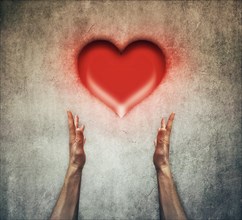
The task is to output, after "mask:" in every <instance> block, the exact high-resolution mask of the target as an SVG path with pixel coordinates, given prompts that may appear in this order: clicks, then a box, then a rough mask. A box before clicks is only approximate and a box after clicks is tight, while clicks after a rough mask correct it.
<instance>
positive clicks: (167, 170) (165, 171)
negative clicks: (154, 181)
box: [156, 165, 171, 177]
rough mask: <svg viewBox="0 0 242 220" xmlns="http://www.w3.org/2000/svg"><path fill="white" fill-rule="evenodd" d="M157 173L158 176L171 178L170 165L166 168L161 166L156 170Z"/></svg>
mask: <svg viewBox="0 0 242 220" xmlns="http://www.w3.org/2000/svg"><path fill="white" fill-rule="evenodd" d="M156 172H157V175H158V176H166V177H171V169H170V166H169V165H166V166H160V167H158V168H156Z"/></svg>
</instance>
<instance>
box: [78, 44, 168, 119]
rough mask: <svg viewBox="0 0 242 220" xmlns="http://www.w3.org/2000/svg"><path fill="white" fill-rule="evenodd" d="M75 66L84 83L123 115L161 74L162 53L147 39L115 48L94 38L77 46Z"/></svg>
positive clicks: (159, 80) (145, 93) (157, 83)
mask: <svg viewBox="0 0 242 220" xmlns="http://www.w3.org/2000/svg"><path fill="white" fill-rule="evenodd" d="M78 67H79V76H80V79H81V82H82V83H83V84H84V86H85V87H86V88H87V89H88V90H89V91H90V92H91V93H92V94H93V95H94V96H96V97H97V98H99V99H100V100H101V101H103V102H104V103H105V104H106V105H108V106H109V107H110V108H111V109H113V110H114V111H115V112H116V113H117V114H118V115H119V116H120V117H123V116H124V115H125V114H126V113H127V112H128V111H129V110H130V109H131V108H132V107H134V106H135V105H136V104H138V103H139V102H140V101H142V100H143V99H144V98H146V97H147V96H148V95H149V94H150V93H151V92H152V91H153V90H154V89H155V88H156V87H157V86H158V85H159V83H160V82H161V80H162V78H163V77H164V74H165V56H164V54H163V53H162V51H161V50H160V48H159V47H158V46H157V45H155V44H154V43H151V42H149V41H143V40H142V41H135V42H133V43H131V44H129V45H128V46H127V47H126V48H125V49H124V50H119V49H118V48H117V47H115V46H114V45H113V44H112V43H110V42H108V41H104V40H98V41H93V42H91V43H89V44H87V45H86V46H85V47H84V48H83V49H82V50H81V52H80V54H79V58H78Z"/></svg>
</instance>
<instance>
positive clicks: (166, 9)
mask: <svg viewBox="0 0 242 220" xmlns="http://www.w3.org/2000/svg"><path fill="white" fill-rule="evenodd" d="M240 11H241V4H240V3H239V1H208V2H207V1H195V2H191V1H188V2H183V1H167V2H158V1H147V2H146V1H80V2H72V1H53V2H48V1H43V2H41V1H26V2H19V1H8V2H1V153H0V155H1V180H0V183H1V191H0V197H1V199H0V202H1V210H0V213H1V219H46V218H48V216H49V215H50V213H51V211H52V208H53V206H54V204H55V202H56V199H57V197H58V194H59V191H60V188H61V186H62V184H63V179H64V175H65V171H66V167H67V162H68V133H67V132H68V130H67V118H66V112H65V111H66V109H70V110H72V111H73V113H74V114H79V116H80V119H81V121H82V122H83V123H84V124H85V125H86V130H85V135H86V137H87V142H86V146H85V149H86V154H87V163H86V165H85V168H84V173H83V181H82V187H81V197H80V213H79V216H80V217H81V218H82V219H138V218H139V219H158V216H159V206H158V196H157V183H156V175H155V169H154V167H153V163H152V155H153V151H154V147H153V140H154V138H155V136H156V132H157V129H158V127H159V124H160V118H161V116H162V115H163V116H168V115H169V113H170V112H172V111H174V112H176V119H175V122H174V126H173V133H172V138H171V139H172V140H171V155H170V157H171V163H172V171H173V176H174V179H175V182H176V184H177V189H178V192H179V195H180V198H181V201H182V204H183V206H184V207H185V210H186V213H187V215H188V217H189V218H190V219H241V218H242V214H241V205H242V204H241V201H242V198H241V197H242V189H241V161H242V158H241V146H242V142H241V134H242V131H241V62H240V60H241V53H240V50H241V44H240V41H239V39H240V38H241V34H240V33H241V32H240V31H241V26H240V19H241V14H240ZM141 37H142V38H147V39H150V40H152V41H153V42H156V43H157V44H158V45H159V46H160V47H161V48H162V49H163V51H164V52H165V54H166V55H167V61H168V63H169V67H168V69H167V75H166V78H165V80H164V81H163V82H162V83H161V84H160V86H159V88H157V89H156V90H155V91H154V92H153V93H152V94H151V95H150V96H149V97H148V98H147V99H145V100H144V101H143V102H142V103H141V104H140V105H138V106H136V107H135V108H134V109H133V110H132V111H131V112H129V113H128V114H127V115H126V116H125V118H123V119H120V118H118V117H117V116H116V115H115V114H114V113H113V112H112V111H110V110H109V108H107V107H106V106H105V105H104V104H102V103H101V102H99V101H98V100H97V99H96V98H94V97H92V96H91V95H90V94H89V92H88V91H87V90H86V89H85V88H83V86H81V85H80V84H79V83H78V77H77V70H76V56H77V54H78V52H79V50H80V48H81V47H82V46H84V45H85V43H87V42H89V41H90V40H92V39H95V38H105V39H109V40H112V41H114V42H118V43H120V44H124V43H125V42H129V41H130V40H131V39H136V38H137V39H138V38H141Z"/></svg>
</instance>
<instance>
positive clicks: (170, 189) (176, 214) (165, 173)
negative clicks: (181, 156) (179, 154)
mask: <svg viewBox="0 0 242 220" xmlns="http://www.w3.org/2000/svg"><path fill="white" fill-rule="evenodd" d="M174 117H175V114H174V113H172V114H171V115H170V117H169V119H168V122H167V125H166V124H165V119H164V118H162V120H161V128H159V131H158V134H157V139H156V142H155V153H154V158H153V159H154V165H155V168H156V171H157V180H158V189H159V201H160V210H161V213H160V214H161V219H164V220H176V219H177V220H178V219H179V220H185V219H187V218H186V215H185V212H184V210H183V208H182V206H181V203H180V200H179V196H178V193H177V190H176V187H175V184H174V181H173V178H172V174H171V169H170V165H169V147H170V146H169V145H170V134H171V128H172V123H173V120H174Z"/></svg>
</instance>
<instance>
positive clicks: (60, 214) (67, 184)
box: [50, 167, 82, 219]
mask: <svg viewBox="0 0 242 220" xmlns="http://www.w3.org/2000/svg"><path fill="white" fill-rule="evenodd" d="M81 175H82V173H81V172H80V171H79V170H78V169H76V168H75V167H69V168H68V170H67V173H66V176H65V181H64V184H63V187H62V190H61V193H60V196H59V199H58V201H57V203H56V205H55V208H54V209H53V212H52V215H51V218H50V219H77V214H78V213H77V212H78V204H79V196H80V185H81Z"/></svg>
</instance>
